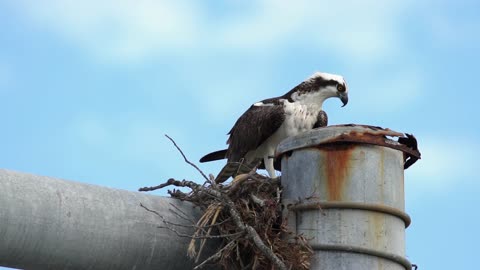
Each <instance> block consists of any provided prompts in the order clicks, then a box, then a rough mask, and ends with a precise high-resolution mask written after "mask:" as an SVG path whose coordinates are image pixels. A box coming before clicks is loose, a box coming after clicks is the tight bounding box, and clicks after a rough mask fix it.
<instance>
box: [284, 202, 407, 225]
mask: <svg viewBox="0 0 480 270" xmlns="http://www.w3.org/2000/svg"><path fill="white" fill-rule="evenodd" d="M288 209H290V210H292V211H305V210H315V209H358V210H367V211H374V212H380V213H385V214H389V215H392V216H395V217H398V218H400V219H402V220H403V222H404V223H405V228H407V227H408V226H409V225H410V223H411V222H412V220H411V219H410V216H409V215H408V214H407V213H405V212H403V211H401V210H399V209H397V208H394V207H390V206H386V205H382V204H374V203H360V202H339V201H315V202H303V203H297V204H294V205H291V206H290V207H289V208H288Z"/></svg>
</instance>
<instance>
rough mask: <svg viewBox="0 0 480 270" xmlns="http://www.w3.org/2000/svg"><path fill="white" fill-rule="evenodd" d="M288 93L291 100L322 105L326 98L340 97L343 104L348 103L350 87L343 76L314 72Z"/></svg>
mask: <svg viewBox="0 0 480 270" xmlns="http://www.w3.org/2000/svg"><path fill="white" fill-rule="evenodd" d="M286 95H288V99H289V100H290V101H291V102H296V101H300V102H302V103H319V104H320V105H322V104H323V101H325V100H326V99H328V98H331V97H338V98H339V99H340V100H341V101H342V103H343V106H345V105H347V103H348V88H347V83H346V82H345V80H344V79H343V77H342V76H340V75H335V74H329V73H324V72H316V73H314V74H313V75H312V76H310V77H309V78H308V79H307V80H305V81H304V82H302V83H301V84H299V85H298V86H296V87H295V88H293V89H292V90H291V91H290V92H288V93H287V94H286ZM343 106H342V107H343Z"/></svg>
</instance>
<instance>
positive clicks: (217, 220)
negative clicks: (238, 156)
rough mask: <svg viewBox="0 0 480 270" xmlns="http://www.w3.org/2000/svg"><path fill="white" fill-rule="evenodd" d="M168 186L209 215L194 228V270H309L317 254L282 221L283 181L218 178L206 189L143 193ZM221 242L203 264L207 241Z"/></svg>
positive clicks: (193, 186)
mask: <svg viewBox="0 0 480 270" xmlns="http://www.w3.org/2000/svg"><path fill="white" fill-rule="evenodd" d="M166 186H176V187H188V188H190V192H188V193H185V192H182V191H180V190H178V189H173V190H169V191H168V193H169V194H170V195H171V196H172V197H173V198H176V199H179V200H182V201H189V202H191V203H193V204H194V205H196V206H198V207H200V208H201V209H202V210H204V214H203V215H202V216H201V217H200V219H199V220H198V221H197V223H196V224H195V226H194V228H195V232H194V234H193V235H192V236H191V241H190V244H189V246H188V256H189V257H190V258H192V259H194V260H195V263H196V264H197V265H196V267H195V269H200V268H202V267H204V266H206V265H208V264H209V265H212V264H215V265H217V266H221V268H223V269H298V270H303V269H309V268H310V259H311V256H312V254H313V251H312V249H311V247H310V246H309V244H308V242H307V240H306V239H305V238H304V237H303V236H301V235H296V234H295V233H294V232H292V231H290V230H289V229H288V227H287V226H286V222H287V220H286V218H285V217H283V216H282V205H281V203H280V199H281V186H280V181H279V178H276V179H271V178H268V177H265V176H262V175H259V174H257V173H255V171H254V170H253V171H252V172H250V173H245V174H240V175H237V176H236V177H235V178H234V179H233V180H232V181H231V182H229V183H226V184H217V183H215V181H214V179H213V177H210V179H209V181H207V182H205V183H204V184H203V185H199V184H196V183H194V182H192V181H186V180H182V181H178V180H175V179H169V180H168V181H167V182H166V183H164V184H162V185H160V186H157V187H153V188H144V189H142V190H143V191H146V190H153V189H158V188H163V187H166ZM218 238H220V239H221V242H220V247H219V248H218V250H217V251H216V253H215V254H213V255H212V256H210V257H208V258H207V259H206V260H204V261H203V262H199V258H200V257H201V255H202V251H203V247H204V246H205V243H206V241H212V240H213V239H215V240H216V239H218Z"/></svg>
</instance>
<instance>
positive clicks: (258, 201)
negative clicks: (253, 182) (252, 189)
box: [250, 194, 265, 207]
mask: <svg viewBox="0 0 480 270" xmlns="http://www.w3.org/2000/svg"><path fill="white" fill-rule="evenodd" d="M250 198H251V199H252V201H253V202H254V203H256V204H258V205H260V206H261V207H263V206H264V205H265V201H264V200H262V199H260V198H258V197H257V196H255V195H254V194H250Z"/></svg>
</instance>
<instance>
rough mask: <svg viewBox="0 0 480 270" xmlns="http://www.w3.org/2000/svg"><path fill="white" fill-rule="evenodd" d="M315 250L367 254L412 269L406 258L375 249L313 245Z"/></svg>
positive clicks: (407, 269)
mask: <svg viewBox="0 0 480 270" xmlns="http://www.w3.org/2000/svg"><path fill="white" fill-rule="evenodd" d="M311 246H312V249H313V250H315V251H316V250H322V251H333V252H349V253H359V254H366V255H371V256H375V257H379V258H382V259H386V260H390V261H393V262H396V263H398V264H401V265H402V266H404V267H405V269H406V270H411V269H412V264H411V263H410V261H408V260H407V259H406V258H404V257H402V256H399V255H396V254H393V253H388V252H383V251H379V250H375V249H370V248H364V247H358V246H352V245H332V244H312V245H311Z"/></svg>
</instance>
